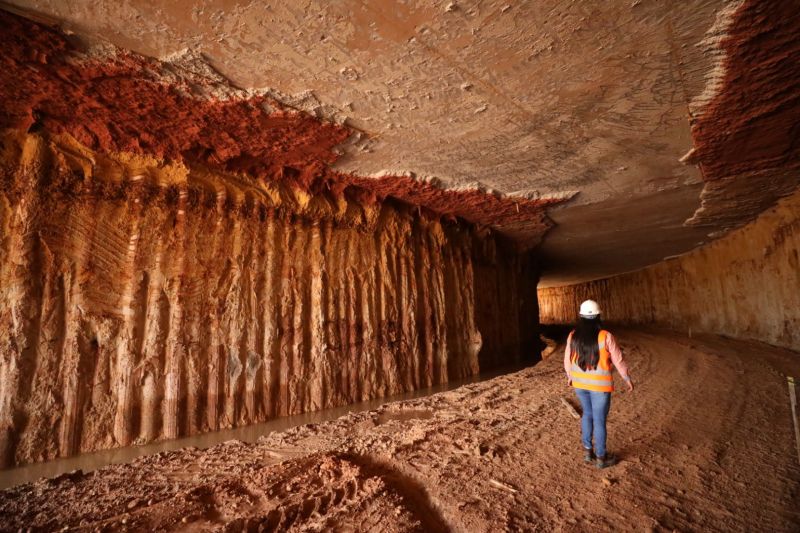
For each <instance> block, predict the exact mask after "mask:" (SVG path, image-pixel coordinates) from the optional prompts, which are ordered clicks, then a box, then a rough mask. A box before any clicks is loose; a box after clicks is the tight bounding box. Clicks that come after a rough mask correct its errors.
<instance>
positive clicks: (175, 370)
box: [0, 131, 538, 465]
mask: <svg viewBox="0 0 800 533" xmlns="http://www.w3.org/2000/svg"><path fill="white" fill-rule="evenodd" d="M2 150H3V153H2V158H1V159H0V161H2V172H0V181H2V187H0V330H2V331H3V332H4V335H3V336H2V337H1V338H0V457H2V462H3V464H6V465H8V464H13V463H24V462H29V461H39V460H46V459H50V458H54V457H58V456H66V455H70V454H74V453H77V452H84V451H90V450H96V449H101V448H110V447H115V446H124V445H128V444H132V443H144V442H149V441H154V440H158V439H172V438H176V437H179V436H183V435H192V434H196V433H201V432H205V431H213V430H216V429H220V428H229V427H234V426H240V425H244V424H250V423H253V422H258V421H263V420H266V419H269V418H272V417H277V416H282V415H289V414H294V413H300V412H304V411H310V410H315V409H322V408H326V407H331V406H336V405H342V404H346V403H350V402H356V401H360V400H365V399H369V398H374V397H379V396H384V395H389V394H394V393H399V392H403V391H408V390H412V389H416V388H420V387H425V386H428V385H431V384H436V383H442V382H445V381H447V380H452V379H458V378H462V377H465V376H470V375H473V374H475V373H477V372H478V371H479V370H482V369H485V368H489V367H491V366H495V365H499V364H504V363H511V362H516V361H519V360H520V359H522V358H527V357H533V353H534V352H533V350H534V347H535V344H534V343H535V342H536V340H535V339H537V338H538V333H537V327H536V326H537V316H538V310H537V308H536V298H535V294H536V293H535V284H536V279H537V278H536V266H535V263H534V260H533V258H532V256H530V254H528V253H518V252H517V251H516V250H515V249H514V248H512V247H511V246H510V245H508V244H507V243H505V241H503V239H502V238H501V237H499V236H497V235H496V234H495V233H493V232H491V231H489V230H485V229H484V230H477V229H475V228H474V227H472V226H470V225H468V224H465V223H463V222H459V221H441V220H440V219H439V218H438V217H435V216H433V215H430V214H426V212H425V211H424V210H420V209H418V208H414V207H411V206H407V205H405V204H401V203H399V202H393V201H390V200H387V201H383V202H379V203H377V204H376V203H374V202H370V203H369V204H368V205H364V204H359V202H358V201H356V200H352V199H347V198H345V197H342V196H341V195H339V196H334V195H327V196H326V195H325V194H318V195H309V194H307V193H305V192H303V191H302V190H299V189H293V188H291V187H289V186H285V185H275V184H273V185H268V184H264V183H263V182H260V181H257V180H255V179H253V180H251V181H247V178H245V177H242V176H238V177H237V176H233V175H223V174H221V173H220V172H218V171H210V170H208V169H206V170H204V169H203V168H189V167H187V166H185V165H184V164H183V163H173V164H169V165H168V164H164V163H160V162H158V161H157V160H154V159H147V158H146V157H143V156H135V155H131V154H124V153H117V154H116V155H109V154H103V155H101V154H99V153H95V152H92V151H90V150H88V149H87V148H85V147H84V146H82V145H80V144H78V143H77V142H76V141H75V140H74V139H71V138H70V137H68V136H63V135H62V136H55V137H48V136H47V135H46V134H45V133H24V132H19V131H8V132H6V134H5V135H4V137H3V145H2Z"/></svg>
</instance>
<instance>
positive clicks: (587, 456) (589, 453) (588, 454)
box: [583, 449, 596, 463]
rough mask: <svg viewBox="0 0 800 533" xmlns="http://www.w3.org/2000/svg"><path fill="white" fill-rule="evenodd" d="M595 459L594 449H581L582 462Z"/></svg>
mask: <svg viewBox="0 0 800 533" xmlns="http://www.w3.org/2000/svg"><path fill="white" fill-rule="evenodd" d="M595 459H596V457H595V455H594V450H586V449H584V450H583V462H584V463H591V462H592V461H594V460H595Z"/></svg>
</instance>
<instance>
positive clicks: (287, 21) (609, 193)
mask: <svg viewBox="0 0 800 533" xmlns="http://www.w3.org/2000/svg"><path fill="white" fill-rule="evenodd" d="M5 5H6V7H7V9H9V10H11V11H13V12H15V13H18V14H22V15H24V16H26V17H29V18H32V19H33V20H36V21H40V22H43V23H56V24H58V25H59V26H60V27H61V28H63V30H64V31H65V32H66V34H68V35H70V37H69V42H70V43H71V46H78V45H76V44H75V43H78V42H79V43H80V46H83V47H84V49H85V50H90V49H91V50H94V49H96V48H97V46H96V45H97V44H98V43H103V42H110V43H113V44H114V45H116V46H117V47H119V48H120V49H123V50H131V51H133V52H136V53H138V54H141V55H142V56H147V57H152V58H159V59H160V62H155V63H153V64H149V65H150V66H148V67H147V68H144V65H145V64H146V62H140V63H137V65H138V66H134V67H131V68H130V69H129V70H127V71H125V75H126V76H130V77H133V78H136V77H137V76H139V77H141V76H143V75H142V74H141V73H140V72H139V73H137V69H138V70H142V69H144V70H147V71H148V72H149V74H147V76H150V81H153V79H154V78H153V77H154V76H155V77H160V79H161V82H163V83H177V82H176V81H175V79H174V76H173V77H170V76H171V74H170V73H173V74H174V72H175V71H174V69H171V68H169V66H170V65H178V66H180V67H181V68H182V69H183V70H182V71H181V72H183V73H184V74H185V73H186V72H190V73H192V72H194V73H196V74H197V76H198V77H200V78H202V79H204V80H208V79H216V78H214V76H216V73H219V74H220V75H221V76H222V77H223V78H224V79H225V80H228V81H229V82H230V84H232V86H233V88H231V89H226V90H227V92H226V93H225V96H224V98H226V99H228V100H230V99H231V96H230V95H231V94H234V95H235V96H236V97H237V98H251V99H252V98H260V99H261V100H260V103H263V104H264V106H265V107H266V108H269V107H270V106H272V107H273V108H274V107H276V106H277V107H278V108H281V109H296V110H301V111H303V112H304V116H309V117H312V118H316V119H321V120H322V121H323V122H324V123H326V124H327V123H330V124H327V125H323V126H321V127H322V128H323V129H325V133H324V134H320V133H319V131H321V130H315V133H314V134H311V135H305V134H303V135H298V136H296V137H298V138H300V137H302V138H303V139H304V141H303V142H300V141H298V142H299V144H300V145H302V147H301V149H300V150H299V151H297V152H296V153H295V154H294V155H296V156H298V157H300V156H304V155H307V154H309V153H312V155H313V158H315V159H314V163H315V164H314V165H312V167H313V168H315V169H316V171H317V172H323V171H322V170H320V168H322V167H323V166H324V167H325V168H330V169H331V170H330V173H329V174H328V175H327V179H329V180H334V181H335V180H342V179H344V180H351V181H352V180H359V181H358V184H359V186H361V185H363V184H364V182H369V181H370V180H369V179H367V178H375V177H378V176H383V177H384V178H383V180H378V181H376V182H375V183H381V184H382V185H375V186H373V189H374V190H373V192H375V191H377V192H375V193H376V194H378V195H379V196H382V195H385V196H397V197H399V198H401V199H403V200H406V201H408V202H410V203H417V204H421V205H423V206H425V207H427V208H431V209H433V210H435V211H437V212H441V213H450V214H454V215H457V216H461V217H463V218H466V219H467V220H470V221H472V222H476V223H478V224H485V225H489V226H493V227H495V228H497V229H498V230H500V231H501V232H504V233H506V234H508V235H510V236H511V237H513V238H515V239H516V240H518V241H519V242H521V243H523V244H526V245H532V244H536V243H537V242H538V241H539V240H540V238H541V237H542V234H543V232H544V229H543V228H544V227H545V224H544V222H543V220H544V219H543V215H542V213H543V210H544V209H545V208H547V214H548V215H549V217H550V219H552V221H553V222H554V223H555V227H554V228H553V229H551V230H550V232H549V233H547V235H546V236H545V237H544V242H543V244H542V248H541V250H542V256H543V261H544V278H543V280H544V284H545V285H548V284H550V285H554V284H561V283H565V282H573V281H580V280H587V279H593V278H598V277H604V276H608V275H612V274H616V273H620V272H624V271H630V270H634V269H637V268H640V267H643V266H645V265H647V264H650V263H653V262H656V261H659V260H661V259H663V258H664V257H667V256H671V255H675V254H680V253H684V252H686V251H688V250H690V249H691V248H693V247H695V246H697V245H698V244H701V243H703V242H706V241H707V240H708V239H709V238H713V237H716V236H718V235H720V234H721V233H723V232H724V231H725V230H727V229H729V228H731V227H735V226H737V225H741V224H742V223H744V222H746V221H747V220H749V219H751V218H752V217H753V216H755V215H756V214H757V213H758V212H760V211H761V210H763V209H764V208H765V207H767V206H769V205H770V204H772V203H773V202H774V201H775V199H776V198H778V197H780V196H782V195H785V194H787V193H789V192H791V191H792V190H793V188H794V187H796V185H797V183H798V178H797V176H798V170H797V169H798V159H800V158H798V147H797V146H796V143H795V142H794V141H792V139H793V138H795V137H797V132H796V127H797V124H798V123H799V122H800V120H798V117H799V116H800V112H799V111H798V110H799V109H800V104H798V94H800V90H799V89H798V73H797V70H798V69H797V64H798V62H799V61H800V52H798V46H799V45H798V42H797V39H796V37H795V36H796V35H797V31H798V29H800V23H798V15H797V12H798V10H796V9H795V8H796V3H795V2H791V1H785V2H783V1H778V2H749V1H744V2H722V1H688V2H661V1H654V0H626V1H615V2H563V1H556V0H547V1H542V2H526V3H515V2H491V1H488V2H487V1H445V2H428V1H421V0H420V1H408V2H388V1H354V0H343V1H339V2H270V3H264V2H235V1H224V0H223V1H213V0H207V1H200V0H198V1H177V2H163V3H159V2H150V1H146V0H127V1H123V2H118V1H108V0H95V1H80V2H70V3H65V2H61V1H59V0H40V1H33V0H15V1H13V2H11V3H8V4H5ZM91 45H95V48H91ZM86 53H87V54H89V52H86ZM92 53H93V54H95V55H97V53H96V52H92ZM105 53H106V54H110V55H115V54H116V55H118V54H117V53H116V52H114V53H113V54H112V53H110V52H108V50H106V52H105ZM134 63H135V62H134ZM153 65H156V66H153ZM209 66H210V68H208V67H209ZM153 72H155V73H153ZM221 79H222V78H221ZM179 81H180V83H182V84H183V86H185V87H189V89H188V90H190V91H192V90H194V89H195V88H194V87H193V85H192V83H191V80H190V81H189V82H187V81H186V79H185V76H184V78H181V79H180V80H179ZM228 81H225V83H226V84H227V83H228ZM214 83H217V81H215V82H214ZM220 83H221V82H220ZM212 85H213V84H212ZM214 87H216V85H214ZM234 89H235V90H234ZM240 89H241V90H240ZM237 91H238V92H237ZM205 92H206V93H208V95H210V96H208V95H206V96H205V97H204V98H205V99H206V100H208V99H212V100H213V99H214V98H218V97H220V96H219V91H217V92H214V91H205ZM223 92H224V91H223ZM136 94H137V93H135V92H133V93H130V95H133V96H134V97H135V96H136ZM121 96H123V97H124V96H125V95H121ZM217 111H218V110H217ZM209 112H211V111H209ZM221 116H228V115H227V111H226V112H223V113H222V114H221ZM251 118H252V117H251ZM239 119H241V120H247V117H238V118H237V120H239ZM109 120H112V118H111V117H109ZM253 120H256V119H253ZM258 120H262V119H258ZM292 120H296V122H291V123H286V122H283V123H282V124H283V127H285V128H288V129H291V128H299V129H298V130H297V131H300V130H301V129H302V128H303V127H308V124H307V123H304V122H303V121H302V120H300V119H292ZM11 122H13V121H11ZM17 122H18V123H15V124H11V125H16V126H19V125H20V124H19V121H17ZM223 122H224V121H223ZM142 127H143V128H144V127H145V125H144V124H143V125H142ZM226 127H228V126H226ZM326 128H327V129H326ZM67 131H68V132H72V131H71V130H69V128H67ZM793 132H794V133H793ZM145 133H146V132H145ZM251 133H252V132H251ZM132 134H134V135H135V131H134V132H133V133H132ZM253 135H254V136H255V137H257V133H256V134H253ZM231 137H232V138H229V139H228V142H232V143H237V142H244V140H243V139H242V138H240V137H237V136H231ZM245 140H246V139H245ZM303 143H305V144H303ZM90 144H91V143H90ZM96 144H97V143H95V145H96ZM123 144H124V143H123ZM142 144H143V143H139V144H138V145H137V146H141V145H142ZM94 148H98V146H94ZM101 148H102V147H101ZM111 148H115V149H122V148H124V146H120V143H117V144H116V145H114V146H111ZM184 148H185V147H184ZM175 150H177V151H178V152H180V153H182V154H186V153H188V152H191V150H186V149H181V148H180V147H178V148H175ZM193 153H195V154H196V153H197V152H193ZM156 155H159V156H165V155H167V156H168V155H170V154H169V153H168V151H167V152H164V153H158V154H156ZM252 155H253V156H258V155H259V154H258V153H257V152H256V153H254V154H252ZM289 159H291V158H289ZM213 160H215V159H214V158H213V157H212V158H210V159H209V161H213ZM216 160H218V158H217V159H216ZM239 163H240V162H239ZM281 165H289V166H290V167H291V168H296V167H297V166H298V164H297V162H287V161H283V160H281ZM258 168H260V167H258ZM258 168H256V167H254V166H253V165H252V164H251V165H249V166H247V165H245V167H243V168H242V169H243V170H245V171H253V170H254V169H255V171H256V173H257V170H258ZM281 168H284V167H281ZM242 169H239V170H242ZM228 170H230V168H228ZM273 170H274V169H273ZM324 172H328V171H327V170H326V171H324ZM387 177H388V180H389V181H387ZM298 179H301V181H302V176H301V177H300V178H298ZM348 183H350V182H348ZM366 187H367V188H369V185H366ZM440 189H446V190H447V191H445V192H443V191H441V190H440ZM465 195H466V196H465Z"/></svg>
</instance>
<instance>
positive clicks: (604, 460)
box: [597, 453, 617, 468]
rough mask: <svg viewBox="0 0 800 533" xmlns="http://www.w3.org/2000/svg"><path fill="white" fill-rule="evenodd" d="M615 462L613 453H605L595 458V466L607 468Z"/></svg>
mask: <svg viewBox="0 0 800 533" xmlns="http://www.w3.org/2000/svg"><path fill="white" fill-rule="evenodd" d="M615 464H617V458H616V457H615V456H614V454H611V453H606V454H605V456H603V457H598V458H597V468H608V467H609V466H614V465H615Z"/></svg>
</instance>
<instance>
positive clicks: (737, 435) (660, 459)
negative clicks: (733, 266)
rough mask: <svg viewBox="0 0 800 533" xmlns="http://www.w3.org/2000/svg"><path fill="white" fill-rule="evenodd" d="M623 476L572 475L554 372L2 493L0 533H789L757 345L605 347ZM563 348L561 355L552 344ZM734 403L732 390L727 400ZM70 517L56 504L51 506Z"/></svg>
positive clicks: (575, 434) (774, 364) (784, 361)
mask: <svg viewBox="0 0 800 533" xmlns="http://www.w3.org/2000/svg"><path fill="white" fill-rule="evenodd" d="M615 333H616V334H617V336H618V338H619V340H620V342H621V344H622V346H623V348H624V349H625V351H626V357H627V359H628V361H629V362H630V364H631V372H632V374H633V375H634V376H635V378H636V380H637V385H638V388H637V390H636V391H635V392H634V393H633V394H628V393H615V396H614V400H613V404H612V407H611V413H610V418H609V439H610V440H609V442H610V446H611V449H612V450H613V451H615V452H616V453H618V454H619V455H620V457H621V462H620V464H618V465H617V466H614V467H612V468H610V469H607V470H604V471H600V470H597V469H596V468H595V467H594V466H587V465H584V463H583V461H582V453H581V451H580V436H579V434H580V428H579V424H578V422H577V421H576V420H574V419H573V418H572V417H571V416H570V415H569V414H568V411H567V409H566V408H565V407H564V405H563V404H562V401H561V399H562V398H566V399H567V400H568V401H571V402H572V403H573V405H575V404H576V401H575V399H574V396H573V394H572V392H571V391H570V390H569V389H568V388H567V387H566V384H565V380H564V371H563V369H562V368H561V359H560V358H559V357H555V356H553V357H550V358H549V359H547V360H546V361H544V362H542V363H540V364H539V365H537V366H536V367H533V368H529V369H526V370H523V371H521V372H518V373H515V374H509V375H505V376H502V377H498V378H495V379H492V380H489V381H484V382H481V383H475V384H471V385H467V386H464V387H460V388H458V389H455V390H453V391H450V392H446V393H441V394H436V395H434V396H430V397H427V398H423V399H418V400H413V401H406V402H401V403H393V404H388V405H386V406H384V407H382V408H380V409H378V410H376V411H371V412H364V413H359V414H350V415H348V416H345V417H342V418H340V419H338V420H335V421H331V422H326V423H323V424H319V425H306V426H300V427H297V428H294V429H292V430H289V431H287V432H284V433H276V434H271V435H268V436H266V437H263V438H262V439H261V440H260V441H259V442H258V443H256V444H245V443H242V442H238V441H229V442H227V443H225V444H220V445H218V446H215V447H213V448H210V449H208V450H198V449H196V448H186V449H183V450H180V451H174V452H165V453H160V454H156V455H152V456H149V457H144V458H140V459H138V460H136V461H134V462H132V463H128V464H125V465H115V466H109V467H106V468H103V469H100V470H98V471H95V472H88V473H84V472H77V471H76V472H72V473H69V474H64V475H62V476H59V477H57V478H54V479H43V480H40V481H37V482H35V483H30V484H25V485H20V486H18V487H15V488H12V489H9V490H6V491H3V492H2V493H0V515H2V516H4V517H5V520H4V521H3V522H2V523H0V529H2V530H7V531H16V530H17V529H18V528H23V529H24V528H27V527H33V528H34V529H36V528H42V529H47V530H55V529H59V528H61V527H70V528H78V529H79V530H81V531H83V530H86V531H92V530H95V529H97V528H99V529H101V530H102V531H117V530H128V531H131V530H133V531H156V530H179V531H220V530H222V531H231V530H236V531H240V530H243V529H249V528H252V529H254V530H258V529H259V528H263V530H266V531H331V530H333V531H389V532H399V531H426V532H427V531H432V532H439V531H456V532H460V531H463V532H470V533H472V532H495V531H565V532H583V531H625V532H628V531H631V532H637V533H641V532H642V531H654V532H662V531H795V530H796V529H797V527H796V526H797V523H798V520H800V515H799V514H798V506H797V502H798V497H800V467H798V464H797V457H796V453H795V449H794V442H793V440H792V438H793V436H792V422H791V415H790V412H789V405H788V403H789V402H788V399H787V397H786V380H785V377H784V375H785V374H794V375H797V374H798V370H800V369H799V368H798V354H797V353H794V352H788V351H785V350H780V349H776V348H774V347H770V346H766V345H764V344H761V343H755V342H742V341H733V340H726V339H722V338H719V337H715V336H711V335H702V336H701V338H692V339H689V338H686V337H683V336H679V335H675V334H671V333H667V332H663V331H662V332H657V331H629V330H619V331H616V330H615ZM562 347H563V344H562ZM732 391H736V393H735V394H732ZM65 501H69V505H64V502H65Z"/></svg>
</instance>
